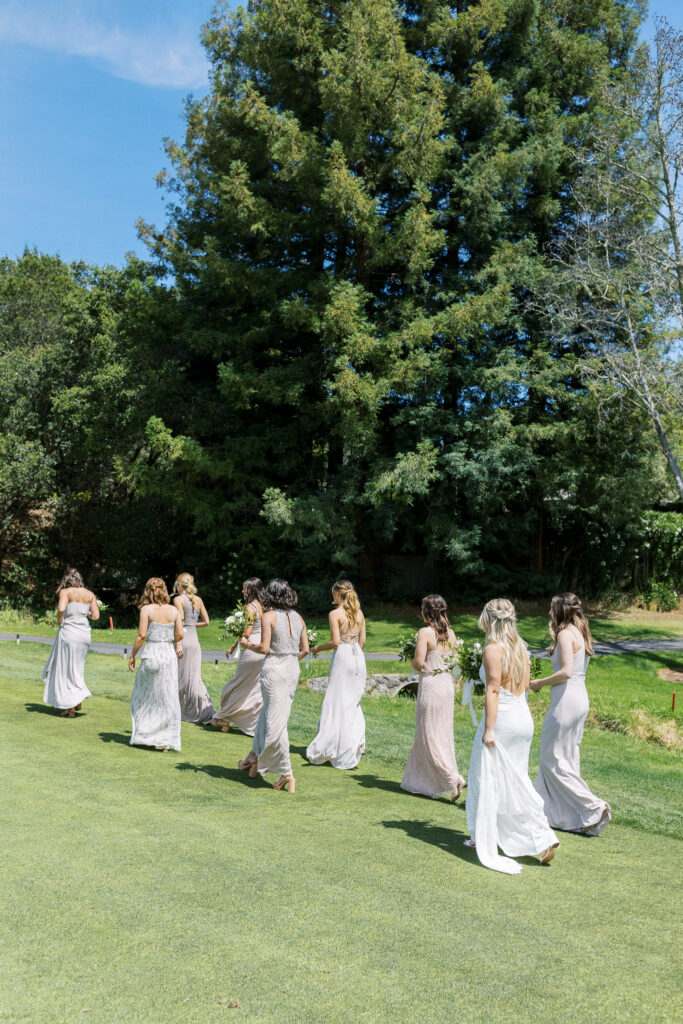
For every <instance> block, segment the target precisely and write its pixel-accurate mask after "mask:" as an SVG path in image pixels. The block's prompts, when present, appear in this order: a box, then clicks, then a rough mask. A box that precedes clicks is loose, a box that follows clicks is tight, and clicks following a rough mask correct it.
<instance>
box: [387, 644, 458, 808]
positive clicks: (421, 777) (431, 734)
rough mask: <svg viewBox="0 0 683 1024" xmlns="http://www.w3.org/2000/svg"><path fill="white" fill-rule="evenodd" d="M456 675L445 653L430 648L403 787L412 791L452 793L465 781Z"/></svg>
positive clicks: (421, 684) (421, 680)
mask: <svg viewBox="0 0 683 1024" xmlns="http://www.w3.org/2000/svg"><path fill="white" fill-rule="evenodd" d="M454 708H455V693H454V690H453V677H452V676H451V673H450V672H449V670H448V668H447V666H446V664H445V663H444V660H443V656H442V654H441V653H440V652H439V651H438V650H436V651H428V652H427V657H426V658H425V668H424V671H423V672H422V673H421V674H420V685H419V687H418V691H417V706H416V708H415V741H414V743H413V749H412V751H411V752H410V757H409V758H408V764H407V765H406V770H405V773H404V775H403V780H402V782H401V788H402V789H405V790H407V791H408V792H409V793H422V794H424V795H425V796H431V797H438V796H441V795H443V794H447V795H448V796H450V795H451V793H452V792H453V790H454V789H455V788H456V786H464V784H465V780H464V779H463V777H462V775H461V774H460V772H459V771H458V765H457V762H456V760H455V740H454V737H453V712H454Z"/></svg>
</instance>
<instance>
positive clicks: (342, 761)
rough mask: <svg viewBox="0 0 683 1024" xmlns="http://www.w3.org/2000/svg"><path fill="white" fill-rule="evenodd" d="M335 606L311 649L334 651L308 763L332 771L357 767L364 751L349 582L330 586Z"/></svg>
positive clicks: (355, 606) (357, 617)
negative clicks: (326, 633)
mask: <svg viewBox="0 0 683 1024" xmlns="http://www.w3.org/2000/svg"><path fill="white" fill-rule="evenodd" d="M332 600H333V601H334V603H335V606H336V607H335V608H334V610H333V611H331V612H330V615H329V623H330V639H329V641H328V642H327V643H325V644H317V645H316V646H315V647H314V648H313V649H312V651H311V653H312V654H314V655H315V654H319V653H320V651H329V650H333V651H334V654H333V655H332V664H331V665H330V680H329V683H328V684H327V690H326V692H325V699H324V700H323V706H322V710H321V712H320V721H319V722H318V734H317V736H316V737H315V739H314V740H313V742H312V743H310V744H309V745H308V749H307V751H306V757H307V759H308V760H309V761H310V763H311V764H325V762H326V761H329V762H330V764H331V765H332V767H333V768H356V767H357V765H358V763H359V762H360V759H361V757H362V756H363V754H364V753H365V718H364V717H363V712H362V710H361V706H360V699H361V697H362V696H363V694H364V693H365V680H366V668H365V656H364V654H363V648H364V647H365V616H364V615H363V613H362V611H361V610H360V602H359V600H358V594H357V593H356V591H355V590H354V588H353V584H352V583H351V581H350V580H337V582H336V583H335V584H334V586H333V587H332Z"/></svg>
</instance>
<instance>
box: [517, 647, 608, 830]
mask: <svg viewBox="0 0 683 1024" xmlns="http://www.w3.org/2000/svg"><path fill="white" fill-rule="evenodd" d="M551 657H552V663H553V669H554V670H555V671H556V672H557V670H558V668H559V666H560V659H559V655H558V653H557V649H556V650H555V651H553V654H552V656H551ZM589 661H590V657H589V656H588V655H587V654H586V646H585V644H584V643H583V640H582V641H581V647H580V649H579V650H578V651H576V652H575V654H574V663H573V666H572V674H571V677H570V678H569V679H568V680H567V681H566V683H558V684H557V685H556V686H551V687H550V708H549V710H548V713H547V714H546V716H545V720H544V722H543V731H542V732H541V755H540V764H539V769H538V778H537V779H536V784H535V789H536V792H537V793H538V794H539V795H540V796H541V798H542V799H543V805H544V807H545V813H546V814H547V816H548V820H549V821H550V823H551V824H552V825H553V826H554V827H555V828H561V829H562V830H563V831H565V832H581V831H584V830H587V831H588V834H589V835H596V836H597V835H599V834H600V832H602V830H603V829H604V828H606V827H607V825H608V824H609V822H610V820H611V817H612V815H611V812H610V810H609V806H608V805H607V804H606V802H605V801H604V800H600V799H599V797H597V796H595V795H594V794H593V793H592V792H591V790H590V789H589V787H588V786H587V785H586V783H585V782H584V781H583V779H582V778H581V755H580V746H581V739H582V737H583V726H584V723H585V721H586V716H587V715H588V692H587V690H586V669H587V668H588V662H589ZM605 810H607V813H605V814H604V817H603V813H604V812H605Z"/></svg>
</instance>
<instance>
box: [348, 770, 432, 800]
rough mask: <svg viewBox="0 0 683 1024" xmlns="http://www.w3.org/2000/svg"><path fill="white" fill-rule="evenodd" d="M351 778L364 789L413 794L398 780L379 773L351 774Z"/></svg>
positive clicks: (405, 794) (404, 794)
mask: <svg viewBox="0 0 683 1024" xmlns="http://www.w3.org/2000/svg"><path fill="white" fill-rule="evenodd" d="M350 778H352V779H353V781H354V782H357V783H358V785H359V786H362V787H363V789H386V790H387V791H388V792H389V793H399V794H402V795H403V796H412V793H406V791H405V789H401V786H400V785H399V783H398V782H392V781H391V779H382V778H380V776H379V775H350ZM426 799H428V798H426Z"/></svg>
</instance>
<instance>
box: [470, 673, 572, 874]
mask: <svg viewBox="0 0 683 1024" xmlns="http://www.w3.org/2000/svg"><path fill="white" fill-rule="evenodd" d="M479 675H480V678H481V680H482V682H484V683H486V674H485V671H484V667H483V666H482V668H481V669H480V672H479ZM485 721H486V716H485V714H482V716H481V721H480V722H479V725H478V727H477V731H476V733H475V735H474V745H473V747H472V758H471V760H470V771H469V775H468V780H467V781H468V784H469V785H468V789H467V805H466V807H467V827H468V829H469V831H470V835H471V836H472V839H474V841H475V844H476V850H477V857H478V858H479V861H480V863H481V864H483V865H484V867H486V868H492V869H493V870H494V871H501V872H503V874H506V875H516V874H518V873H519V872H520V871H521V870H522V865H521V864H518V863H517V862H516V861H514V860H511V859H510V858H511V857H537V856H538V855H539V854H541V853H543V851H544V850H547V848H548V847H549V846H556V845H558V844H557V836H556V835H555V833H554V832H553V831H552V829H551V828H550V825H549V824H548V819H547V818H546V816H545V812H544V810H543V801H542V799H541V797H540V796H539V795H538V793H537V792H536V790H535V789H534V787H533V786H532V785H531V780H530V779H529V748H530V747H531V740H532V738H533V735H534V722H533V719H532V717H531V712H530V711H529V705H528V704H527V695H526V693H522V694H520V695H519V696H518V697H516V696H515V694H514V693H510V691H509V690H504V689H502V687H501V690H500V695H499V698H498V716H497V718H496V724H495V725H494V727H493V734H494V739H495V743H496V745H495V747H493V748H492V749H489V748H488V747H486V746H484V744H483V743H482V738H483V735H484V728H485ZM498 847H500V848H501V849H502V850H503V852H504V853H506V854H507V856H506V857H501V856H500V854H499V853H498Z"/></svg>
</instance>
